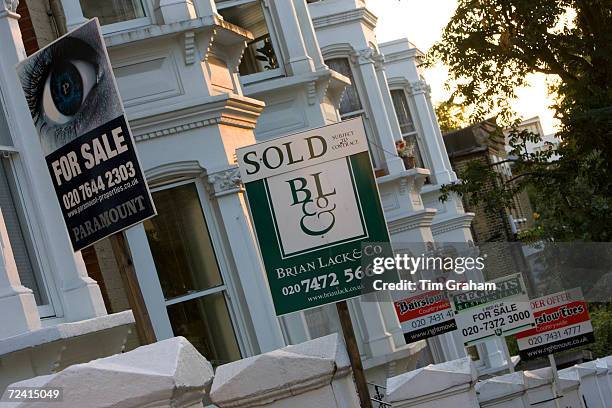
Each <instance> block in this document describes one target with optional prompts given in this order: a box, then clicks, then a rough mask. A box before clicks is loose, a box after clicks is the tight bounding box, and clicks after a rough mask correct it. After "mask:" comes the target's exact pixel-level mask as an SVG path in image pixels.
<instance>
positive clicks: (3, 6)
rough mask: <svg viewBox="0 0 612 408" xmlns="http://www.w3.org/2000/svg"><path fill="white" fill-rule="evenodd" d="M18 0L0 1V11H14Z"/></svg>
mask: <svg viewBox="0 0 612 408" xmlns="http://www.w3.org/2000/svg"><path fill="white" fill-rule="evenodd" d="M18 5H19V0H2V1H0V13H2V12H3V11H5V12H9V13H13V14H14V13H16V12H17V6H18Z"/></svg>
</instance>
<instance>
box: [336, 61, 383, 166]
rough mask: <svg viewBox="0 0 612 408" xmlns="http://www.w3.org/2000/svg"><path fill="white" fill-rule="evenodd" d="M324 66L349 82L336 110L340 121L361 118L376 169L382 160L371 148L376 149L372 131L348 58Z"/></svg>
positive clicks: (378, 152) (377, 151)
mask: <svg viewBox="0 0 612 408" xmlns="http://www.w3.org/2000/svg"><path fill="white" fill-rule="evenodd" d="M325 64H326V65H327V66H328V67H329V68H330V69H331V70H333V71H336V72H338V73H339V74H342V75H344V76H345V77H347V78H348V79H350V80H351V83H350V85H347V86H346V87H345V88H344V92H343V93H342V97H341V99H340V107H339V109H338V111H339V112H340V118H341V119H342V120H346V119H352V118H355V117H358V116H361V118H362V119H363V125H364V127H365V129H366V136H367V138H368V147H369V149H370V157H371V158H372V165H373V166H374V168H378V163H380V162H381V159H382V158H381V157H380V156H379V154H380V149H378V148H377V149H374V148H373V147H377V145H376V143H373V142H372V135H373V131H372V128H371V127H370V123H369V121H368V118H367V117H366V115H365V110H364V108H363V104H362V103H361V99H360V98H359V92H358V91H357V85H356V84H355V78H354V76H353V71H352V69H351V64H350V63H349V60H348V58H330V59H328V60H325Z"/></svg>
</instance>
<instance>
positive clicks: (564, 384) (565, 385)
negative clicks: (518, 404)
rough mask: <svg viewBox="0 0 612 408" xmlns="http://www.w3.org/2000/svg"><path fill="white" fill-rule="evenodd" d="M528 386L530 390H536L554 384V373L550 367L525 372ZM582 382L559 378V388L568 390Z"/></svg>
mask: <svg viewBox="0 0 612 408" xmlns="http://www.w3.org/2000/svg"><path fill="white" fill-rule="evenodd" d="M525 378H526V380H527V381H526V384H527V386H528V388H536V387H539V386H542V385H545V384H552V382H553V373H552V369H551V368H550V367H544V368H539V369H537V370H531V371H525ZM579 385H580V381H578V380H573V379H570V378H559V388H561V389H562V390H567V389H571V388H575V387H578V386H579Z"/></svg>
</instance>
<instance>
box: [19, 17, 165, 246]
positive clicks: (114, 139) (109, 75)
mask: <svg viewBox="0 0 612 408" xmlns="http://www.w3.org/2000/svg"><path fill="white" fill-rule="evenodd" d="M17 71H18V74H19V78H20V80H21V84H22V87H23V90H24V93H25V95H26V100H27V102H28V105H29V108H30V112H31V114H32V119H33V120H34V124H35V126H36V130H37V131H38V136H39V139H40V142H41V145H42V148H43V153H44V154H45V160H46V162H47V167H48V169H49V174H50V175H51V180H52V181H53V186H54V187H55V192H56V194H57V198H58V200H59V203H60V206H61V208H62V213H63V215H64V221H65V222H66V227H67V228H68V233H69V235H70V240H71V241H72V247H73V249H74V250H75V251H78V250H80V249H83V248H85V247H86V246H88V245H91V244H92V243H94V242H96V241H98V240H100V239H102V238H104V237H106V236H108V235H111V234H114V233H115V232H118V231H121V230H123V229H125V228H127V227H129V226H131V225H134V224H136V223H138V222H141V221H143V220H145V219H147V218H149V217H151V216H153V215H155V208H154V206H153V202H152V200H151V196H150V193H149V190H148V187H147V184H146V182H145V179H144V177H143V174H142V171H141V169H140V164H139V161H138V156H137V155H136V149H135V147H134V141H133V139H132V136H131V134H130V130H129V128H128V125H127V122H126V120H125V112H124V111H123V106H122V104H121V99H120V97H119V92H118V90H117V85H116V83H115V78H114V77H113V71H112V68H111V65H110V61H109V59H108V55H107V54H106V48H105V47H104V43H103V40H102V36H101V34H100V29H99V26H98V22H97V20H95V19H94V20H91V21H89V22H88V23H86V24H84V25H82V26H81V27H79V28H77V29H76V30H74V31H72V32H70V33H68V34H67V35H65V36H63V37H62V38H60V39H59V40H57V41H55V42H53V43H52V44H50V45H49V46H47V47H46V48H44V49H42V50H40V51H39V52H37V53H36V54H34V55H32V56H30V57H29V58H28V59H26V60H24V61H23V62H22V63H21V64H20V65H19V66H18V67H17Z"/></svg>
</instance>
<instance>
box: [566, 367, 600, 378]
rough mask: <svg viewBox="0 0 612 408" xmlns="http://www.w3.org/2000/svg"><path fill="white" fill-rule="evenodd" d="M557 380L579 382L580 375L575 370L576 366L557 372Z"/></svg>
mask: <svg viewBox="0 0 612 408" xmlns="http://www.w3.org/2000/svg"><path fill="white" fill-rule="evenodd" d="M593 373H594V372H593ZM591 375H592V374H591ZM559 378H562V379H565V380H580V374H579V372H578V370H577V369H576V366H572V367H567V368H564V369H563V370H559Z"/></svg>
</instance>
